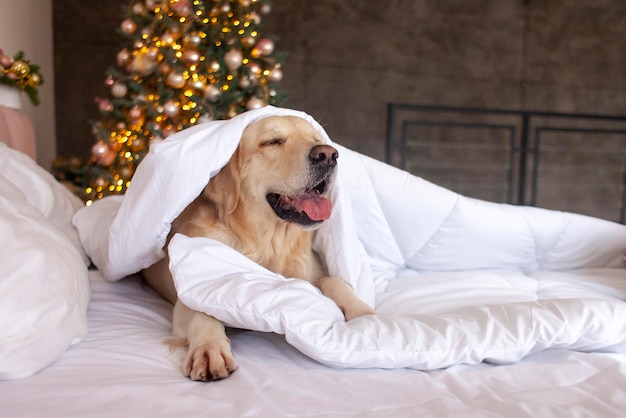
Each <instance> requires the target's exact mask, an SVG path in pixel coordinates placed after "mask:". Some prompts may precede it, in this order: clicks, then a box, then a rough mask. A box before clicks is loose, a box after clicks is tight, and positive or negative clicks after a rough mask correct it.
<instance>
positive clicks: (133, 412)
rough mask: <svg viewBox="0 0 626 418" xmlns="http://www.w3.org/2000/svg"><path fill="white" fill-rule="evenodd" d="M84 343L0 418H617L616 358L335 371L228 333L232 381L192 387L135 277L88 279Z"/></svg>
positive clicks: (6, 403) (555, 355) (624, 362)
mask: <svg viewBox="0 0 626 418" xmlns="http://www.w3.org/2000/svg"><path fill="white" fill-rule="evenodd" d="M89 275H90V280H91V287H92V302H91V304H90V306H89V311H88V316H89V334H88V335H87V337H86V338H85V339H84V341H82V342H81V343H79V344H77V345H75V346H73V347H71V348H70V349H69V350H68V351H67V352H66V353H65V354H64V355H63V356H62V357H61V358H60V359H59V360H58V361H56V362H55V363H54V364H52V365H51V366H50V367H48V368H46V369H44V370H42V371H41V372H39V373H38V374H36V375H34V376H33V377H30V378H27V379H20V380H14V381H0V408H1V409H0V411H1V413H0V416H3V417H16V418H17V417H66V418H73V417H124V416H127V417H148V416H149V417H153V418H158V417H172V416H176V417H199V416H219V417H288V416H293V417H295V416H299V417H416V416H419V417H461V416H462V417H491V416H493V417H495V416H506V417H513V416H514V417H618V416H623V413H624V407H625V406H626V354H603V353H591V354H589V353H577V352H573V351H566V350H550V351H544V352H541V353H538V354H534V355H531V356H528V357H527V358H525V359H524V360H522V361H520V362H518V363H515V364H509V365H498V366H494V365H488V364H480V365H478V366H456V367H451V368H449V369H445V370H436V371H432V372H421V371H416V370H408V369H395V370H382V369H334V368H331V367H327V366H323V365H321V364H319V363H317V362H315V361H313V360H311V359H309V358H308V357H306V356H305V355H303V354H301V353H300V352H298V351H297V350H296V349H295V348H293V347H292V346H290V345H289V344H287V343H286V342H285V341H284V338H283V337H282V336H279V335H276V334H271V333H260V332H253V331H236V332H234V333H232V335H231V339H232V343H233V350H234V353H235V357H236V359H237V362H238V365H239V369H238V370H237V371H236V372H235V373H234V374H233V375H232V376H231V377H229V378H228V379H226V380H222V381H219V382H211V383H198V382H191V381H189V380H187V378H185V377H183V375H182V374H181V372H180V371H179V364H180V357H181V356H182V352H181V351H178V352H176V353H174V354H171V353H169V351H168V348H167V347H166V346H165V345H164V344H163V340H165V339H166V338H168V337H169V336H170V326H171V307H170V305H169V304H167V303H166V302H164V301H162V300H161V299H160V298H159V297H158V296H156V294H155V293H154V292H153V291H152V290H151V289H150V288H148V287H147V286H146V285H145V284H144V283H143V282H142V281H141V280H140V279H139V278H138V277H131V278H128V279H124V280H121V281H118V282H113V283H112V282H107V281H106V280H105V279H104V278H103V277H102V275H101V274H100V273H99V272H97V271H90V274H89Z"/></svg>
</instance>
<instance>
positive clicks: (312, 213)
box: [266, 145, 339, 226]
mask: <svg viewBox="0 0 626 418" xmlns="http://www.w3.org/2000/svg"><path fill="white" fill-rule="evenodd" d="M338 157H339V153H338V152H337V150H336V149H335V148H333V147H331V146H330V145H316V146H314V147H313V148H311V151H310V152H309V162H310V164H311V172H312V179H313V181H312V185H311V187H309V188H307V189H306V190H304V192H303V193H300V194H296V195H293V196H291V195H289V196H288V195H285V194H280V193H268V194H267V196H266V199H267V202H268V203H269V204H270V206H271V207H272V209H274V212H275V213H276V215H277V216H278V217H279V218H281V219H282V220H284V221H287V222H294V223H297V224H300V225H302V226H314V225H316V224H319V223H321V222H324V221H325V220H326V219H328V218H330V215H331V212H332V203H331V202H330V200H328V198H326V197H324V194H326V192H328V190H329V189H330V185H331V184H332V180H333V176H334V172H335V167H336V166H337V158H338Z"/></svg>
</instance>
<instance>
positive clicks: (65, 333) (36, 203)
mask: <svg viewBox="0 0 626 418" xmlns="http://www.w3.org/2000/svg"><path fill="white" fill-rule="evenodd" d="M77 205H78V206H80V200H78V198H76V197H74V196H73V195H71V193H69V192H68V191H67V190H66V189H65V188H64V187H63V186H62V185H60V184H58V183H57V182H56V181H55V180H54V178H53V177H52V176H51V175H50V174H49V173H47V172H46V171H45V170H43V169H41V168H40V167H38V166H37V165H36V163H35V162H34V161H33V160H32V159H30V158H29V157H28V156H26V155H25V154H22V153H20V152H17V151H14V150H11V149H9V148H8V147H6V146H5V145H4V144H0V237H2V242H3V248H2V249H1V250H0V379H17V378H22V377H27V376H30V375H32V374H34V373H36V372H37V371H39V370H41V369H42V368H44V367H46V366H48V365H50V364H51V363H52V362H54V361H55V360H56V359H58V357H59V356H61V354H63V353H64V352H65V351H66V350H67V348H68V347H69V346H71V345H73V344H75V343H77V342H78V341H80V340H81V339H82V338H84V336H85V335H86V334H87V305H88V303H89V296H90V292H89V281H88V277H87V264H86V256H85V254H84V253H83V252H82V249H81V247H80V243H79V242H78V239H77V238H78V236H77V234H76V231H75V229H74V228H73V227H72V226H71V223H70V222H71V217H72V215H73V211H75V210H76V209H75V208H76V207H77Z"/></svg>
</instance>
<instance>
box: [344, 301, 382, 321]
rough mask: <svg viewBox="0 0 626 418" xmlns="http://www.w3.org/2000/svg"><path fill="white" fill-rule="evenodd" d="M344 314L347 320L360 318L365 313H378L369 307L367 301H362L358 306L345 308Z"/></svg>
mask: <svg viewBox="0 0 626 418" xmlns="http://www.w3.org/2000/svg"><path fill="white" fill-rule="evenodd" d="M343 315H344V316H345V317H346V321H350V320H351V319H354V318H358V317H360V316H365V315H376V311H375V310H373V309H372V308H370V307H369V305H367V304H365V303H360V304H359V305H358V306H351V307H350V308H346V309H344V310H343Z"/></svg>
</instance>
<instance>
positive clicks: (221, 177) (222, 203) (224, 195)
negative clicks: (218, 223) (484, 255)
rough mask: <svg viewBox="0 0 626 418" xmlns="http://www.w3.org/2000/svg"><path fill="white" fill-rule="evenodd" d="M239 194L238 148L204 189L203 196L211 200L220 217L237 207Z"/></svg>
mask: <svg viewBox="0 0 626 418" xmlns="http://www.w3.org/2000/svg"><path fill="white" fill-rule="evenodd" d="M240 194H241V178H240V175H239V148H237V150H236V151H235V153H234V154H233V156H232V157H231V159H230V161H229V162H228V164H226V166H224V168H222V169H221V170H220V172H219V173H217V174H216V175H215V176H214V177H213V178H212V179H211V180H209V184H207V186H206V187H205V189H204V196H205V197H207V198H208V199H209V200H211V201H212V202H213V203H214V204H215V206H216V208H217V210H218V213H219V216H220V217H223V216H226V215H230V214H231V213H233V212H234V211H235V209H237V205H238V204H239V198H240Z"/></svg>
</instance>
